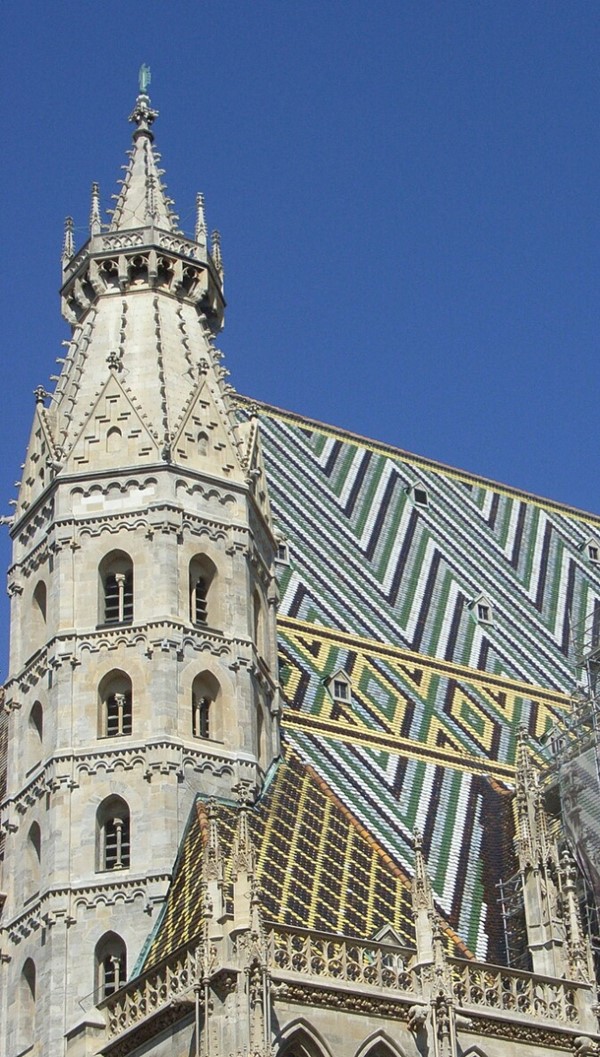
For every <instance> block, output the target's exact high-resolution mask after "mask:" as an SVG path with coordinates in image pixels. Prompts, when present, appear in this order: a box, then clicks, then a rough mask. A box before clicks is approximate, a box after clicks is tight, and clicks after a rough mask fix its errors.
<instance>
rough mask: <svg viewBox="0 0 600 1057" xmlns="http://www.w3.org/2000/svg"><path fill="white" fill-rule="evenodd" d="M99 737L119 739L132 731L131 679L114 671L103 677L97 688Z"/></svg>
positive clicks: (122, 673) (123, 673)
mask: <svg viewBox="0 0 600 1057" xmlns="http://www.w3.org/2000/svg"><path fill="white" fill-rule="evenodd" d="M98 696H99V706H100V724H99V726H100V735H101V737H105V738H119V737H122V736H123V735H125V734H131V732H132V731H133V694H132V688H131V679H130V678H129V676H128V675H126V674H125V672H121V671H118V670H115V671H114V672H109V673H108V675H105V676H104V679H102V681H101V683H100V686H99V687H98Z"/></svg>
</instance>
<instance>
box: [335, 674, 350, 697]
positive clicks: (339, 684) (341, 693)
mask: <svg viewBox="0 0 600 1057" xmlns="http://www.w3.org/2000/svg"><path fill="white" fill-rule="evenodd" d="M333 696H334V697H335V698H336V699H337V700H338V701H347V700H348V697H349V694H348V683H345V682H343V680H342V679H334V680H333Z"/></svg>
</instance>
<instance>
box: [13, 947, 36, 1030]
mask: <svg viewBox="0 0 600 1057" xmlns="http://www.w3.org/2000/svg"><path fill="white" fill-rule="evenodd" d="M35 992H36V970H35V962H34V961H33V959H32V958H27V959H26V961H25V962H24V963H23V968H22V969H21V975H20V978H19V989H18V1013H17V1015H18V1036H19V1045H20V1047H22V1048H23V1049H26V1048H27V1047H28V1046H30V1045H31V1044H32V1043H34V1042H35V1039H36V1030H35V1027H36V1026H35V1004H36V1003H35V998H36V994H35Z"/></svg>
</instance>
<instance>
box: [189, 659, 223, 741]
mask: <svg viewBox="0 0 600 1057" xmlns="http://www.w3.org/2000/svg"><path fill="white" fill-rule="evenodd" d="M219 692H220V687H219V684H218V682H217V680H216V679H215V677H214V675H211V673H210V672H202V674H201V675H197V676H196V678H195V679H194V682H193V684H192V736H193V737H194V738H213V739H214V738H218V737H219V733H218V728H219V725H220V724H219V720H220V716H219V714H218V707H217V702H218V698H219Z"/></svg>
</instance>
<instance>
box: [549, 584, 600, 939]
mask: <svg viewBox="0 0 600 1057" xmlns="http://www.w3.org/2000/svg"><path fill="white" fill-rule="evenodd" d="M572 645H573V656H574V658H575V664H576V669H577V688H576V690H575V692H574V694H573V696H572V698H571V707H570V709H569V711H568V713H567V715H566V716H565V718H564V721H563V722H562V723H561V724H560V726H559V727H555V728H553V729H552V730H551V731H550V732H549V734H548V735H547V738H546V742H547V748H548V750H549V764H548V768H547V772H546V775H545V783H544V784H545V786H546V790H547V793H548V796H549V797H550V798H551V799H553V800H555V802H556V803H557V805H558V807H559V811H560V817H561V821H562V828H563V833H564V835H565V837H566V839H567V841H568V843H569V846H570V849H571V852H572V854H573V855H574V857H575V860H576V862H577V864H578V866H579V869H580V871H581V874H582V875H583V878H584V881H585V887H586V889H587V892H583V890H582V893H581V895H582V910H583V911H584V919H585V920H586V922H587V926H588V934H589V936H590V940H591V942H592V947H593V948H595V950H596V952H597V951H599V950H600V940H599V938H598V933H599V928H598V920H599V918H600V602H595V604H594V608H593V611H592V612H591V613H589V614H588V615H587V616H586V617H585V618H584V619H583V620H582V621H581V622H580V623H579V624H577V625H575V626H574V627H573V628H572Z"/></svg>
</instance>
